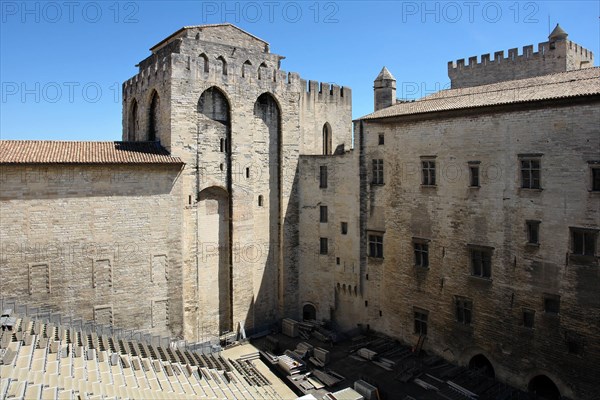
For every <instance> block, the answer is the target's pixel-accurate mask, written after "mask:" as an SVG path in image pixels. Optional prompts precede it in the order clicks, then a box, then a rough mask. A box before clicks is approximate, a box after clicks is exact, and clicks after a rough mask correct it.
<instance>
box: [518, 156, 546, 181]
mask: <svg viewBox="0 0 600 400" xmlns="http://www.w3.org/2000/svg"><path fill="white" fill-rule="evenodd" d="M542 156H543V154H539V153H532V154H519V177H520V183H521V184H520V188H521V189H527V190H542ZM534 162H535V163H537V167H534V166H533V163H534ZM526 164H527V165H526ZM536 171H537V174H536V173H535V172H536ZM536 175H537V176H536ZM536 180H537V182H536Z"/></svg>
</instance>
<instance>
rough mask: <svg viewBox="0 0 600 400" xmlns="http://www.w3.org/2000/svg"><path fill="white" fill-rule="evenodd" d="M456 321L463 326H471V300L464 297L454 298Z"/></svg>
mask: <svg viewBox="0 0 600 400" xmlns="http://www.w3.org/2000/svg"><path fill="white" fill-rule="evenodd" d="M454 302H455V306H456V321H457V322H459V323H461V324H463V325H471V319H472V316H473V300H471V299H467V298H464V297H458V296H457V297H455V299H454Z"/></svg>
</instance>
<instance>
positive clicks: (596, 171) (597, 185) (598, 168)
mask: <svg viewBox="0 0 600 400" xmlns="http://www.w3.org/2000/svg"><path fill="white" fill-rule="evenodd" d="M592 192H600V165H595V166H593V167H592Z"/></svg>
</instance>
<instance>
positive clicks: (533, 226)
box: [525, 221, 540, 244]
mask: <svg viewBox="0 0 600 400" xmlns="http://www.w3.org/2000/svg"><path fill="white" fill-rule="evenodd" d="M525 227H526V229H527V243H528V244H539V243H540V221H526V222H525Z"/></svg>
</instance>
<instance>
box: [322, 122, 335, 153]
mask: <svg viewBox="0 0 600 400" xmlns="http://www.w3.org/2000/svg"><path fill="white" fill-rule="evenodd" d="M332 153H333V137H332V132H331V125H329V122H325V124H324V125H323V154H324V155H331V154H332Z"/></svg>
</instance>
